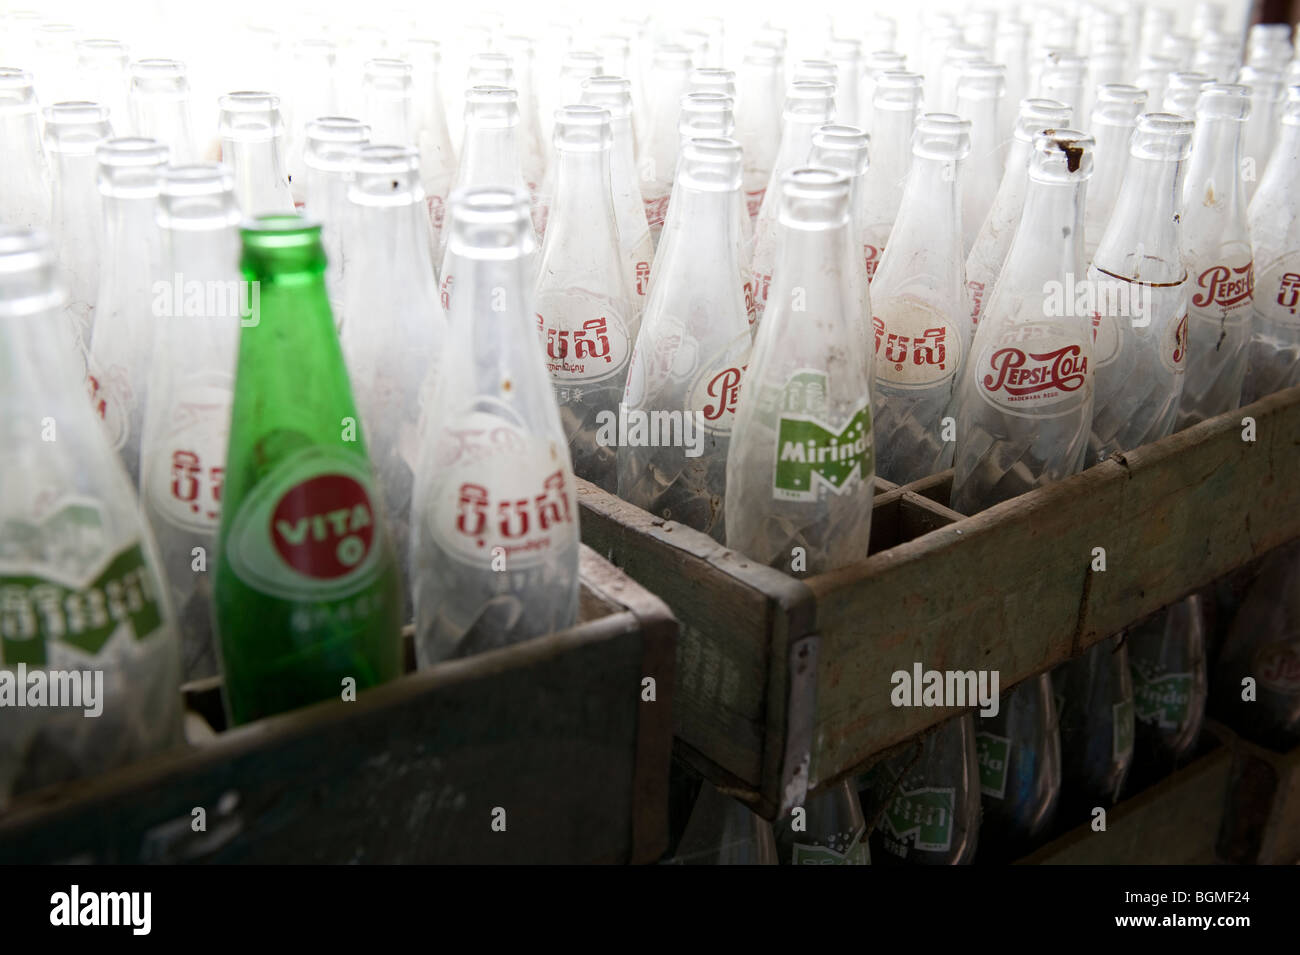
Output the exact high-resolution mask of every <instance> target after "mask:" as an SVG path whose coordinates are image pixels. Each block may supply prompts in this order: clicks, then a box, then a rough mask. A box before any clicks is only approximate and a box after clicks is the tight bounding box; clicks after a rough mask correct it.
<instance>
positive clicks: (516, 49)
mask: <svg viewBox="0 0 1300 955" xmlns="http://www.w3.org/2000/svg"><path fill="white" fill-rule="evenodd" d="M502 43H503V44H504V45H505V49H506V50H507V51H508V53H509V55H510V58H511V67H512V70H513V73H514V83H513V88H514V89H515V90H517V91H518V93H519V100H518V106H519V156H520V166H521V169H522V171H523V175H524V184H525V185H526V186H528V190H529V192H530V193H531V194H532V195H534V196H536V194H537V191H538V190H539V189H541V187H542V183H543V182H545V181H546V158H547V157H546V145H545V141H544V140H543V139H542V126H541V120H540V118H539V114H538V107H537V91H536V86H535V85H534V83H533V76H534V68H533V59H534V54H533V42H532V40H530V39H528V38H527V37H521V36H507V37H503V38H502ZM616 75H618V76H622V75H623V74H621V73H620V74H616ZM584 82H585V81H584ZM500 85H504V86H510V85H512V84H509V83H506V84H500ZM574 102H578V100H574ZM566 105H567V104H566ZM600 105H604V104H603V103H602V104H600ZM629 108H630V107H629ZM617 138H618V136H617V134H615V140H616V141H617ZM631 145H633V143H632V142H631V141H630V140H629V146H631ZM615 148H617V142H616V144H615ZM633 175H635V160H634V161H633ZM634 181H635V180H634ZM642 215H643V216H644V212H643V213H642Z"/></svg>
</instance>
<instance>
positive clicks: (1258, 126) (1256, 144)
mask: <svg viewBox="0 0 1300 955" xmlns="http://www.w3.org/2000/svg"><path fill="white" fill-rule="evenodd" d="M1223 82H1225V83H1227V82H1230V80H1227V79H1225V80H1223ZM1237 82H1238V83H1240V84H1241V85H1242V86H1245V87H1246V88H1247V89H1249V90H1250V115H1249V116H1248V117H1247V118H1246V130H1245V133H1244V134H1243V136H1242V140H1241V162H1242V176H1241V179H1242V183H1241V184H1242V188H1243V189H1245V190H1246V201H1247V202H1250V201H1251V200H1252V199H1253V198H1254V196H1255V190H1256V188H1257V187H1258V186H1259V184H1260V182H1261V181H1262V179H1263V176H1264V174H1265V173H1266V171H1267V170H1266V167H1267V165H1268V160H1269V157H1270V156H1271V155H1272V152H1273V144H1274V141H1275V140H1276V138H1277V136H1278V133H1279V132H1280V128H1279V123H1280V122H1281V116H1282V109H1283V103H1284V102H1285V89H1284V86H1283V80H1282V74H1281V73H1280V72H1279V71H1278V70H1272V69H1267V68H1264V67H1259V66H1244V67H1242V68H1241V72H1240V74H1239V75H1238V77H1237Z"/></svg>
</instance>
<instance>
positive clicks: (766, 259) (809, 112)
mask: <svg viewBox="0 0 1300 955" xmlns="http://www.w3.org/2000/svg"><path fill="white" fill-rule="evenodd" d="M834 112H835V87H834V86H832V85H831V84H830V83H826V82H823V81H819V80H800V81H798V82H795V83H791V84H790V89H789V91H788V92H787V94H786V98H785V111H784V113H783V114H782V120H781V148H780V150H779V151H778V152H777V156H776V162H775V164H774V165H773V166H772V178H771V180H770V181H769V183H768V187H767V190H766V191H765V193H764V195H763V205H762V207H761V208H760V209H759V211H758V219H757V221H755V223H754V258H753V261H752V263H751V264H750V272H751V274H752V276H753V278H752V280H751V281H752V284H753V290H754V313H753V315H752V316H751V321H753V322H754V323H755V324H757V323H758V322H760V321H762V318H763V311H764V309H765V308H766V305H767V296H768V291H769V287H770V285H771V281H772V270H773V268H774V267H775V265H776V261H777V258H778V256H779V246H778V233H779V229H778V226H777V221H778V217H779V211H780V208H781V205H782V202H783V199H782V195H781V190H779V189H777V188H775V187H776V186H777V184H779V183H780V182H781V181H782V178H783V177H784V176H785V174H786V173H787V172H789V171H790V170H791V169H795V168H797V167H799V166H801V165H802V164H803V163H805V162H806V161H807V159H808V149H809V147H810V146H811V145H812V134H813V131H814V130H816V129H817V128H818V127H819V126H824V125H826V124H827V123H829V122H830V121H831V117H832V115H833V114H834Z"/></svg>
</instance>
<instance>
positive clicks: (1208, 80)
mask: <svg viewBox="0 0 1300 955" xmlns="http://www.w3.org/2000/svg"><path fill="white" fill-rule="evenodd" d="M1213 83H1214V77H1212V76H1207V75H1205V74H1204V73H1193V72H1191V71H1186V70H1175V71H1174V72H1173V73H1170V74H1169V84H1168V86H1166V87H1165V96H1164V101H1163V104H1162V109H1163V111H1164V112H1166V113H1174V114H1176V115H1178V116H1185V117H1186V118H1187V119H1194V118H1195V116H1196V103H1197V99H1198V97H1199V96H1200V95H1201V91H1202V90H1204V89H1205V88H1206V87H1207V86H1210V85H1212V84H1213Z"/></svg>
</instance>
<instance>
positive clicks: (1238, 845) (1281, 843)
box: [1211, 723, 1300, 865]
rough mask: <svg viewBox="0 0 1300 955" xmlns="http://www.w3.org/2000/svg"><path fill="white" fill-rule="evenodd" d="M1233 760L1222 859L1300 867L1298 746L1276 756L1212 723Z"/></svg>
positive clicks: (1221, 837)
mask: <svg viewBox="0 0 1300 955" xmlns="http://www.w3.org/2000/svg"><path fill="white" fill-rule="evenodd" d="M1211 727H1212V728H1213V730H1214V732H1215V733H1216V734H1217V735H1219V736H1220V737H1221V738H1222V739H1223V740H1224V742H1225V744H1226V745H1225V749H1227V750H1228V751H1229V752H1230V753H1231V756H1232V760H1231V767H1230V769H1229V773H1228V794H1227V804H1226V806H1225V807H1224V812H1223V820H1222V825H1221V826H1220V828H1219V832H1218V837H1219V838H1218V858H1219V860H1220V861H1222V862H1233V863H1237V864H1247V865H1294V864H1296V863H1300V746H1297V747H1296V748H1295V749H1292V750H1291V751H1290V752H1287V753H1276V752H1274V751H1273V750H1271V749H1267V748H1265V747H1263V746H1258V745H1256V744H1255V743H1252V742H1250V741H1249V740H1246V739H1243V738H1242V737H1240V736H1238V735H1237V734H1236V733H1234V732H1233V731H1232V730H1230V729H1228V728H1227V727H1225V726H1223V725H1221V724H1218V723H1211Z"/></svg>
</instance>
